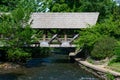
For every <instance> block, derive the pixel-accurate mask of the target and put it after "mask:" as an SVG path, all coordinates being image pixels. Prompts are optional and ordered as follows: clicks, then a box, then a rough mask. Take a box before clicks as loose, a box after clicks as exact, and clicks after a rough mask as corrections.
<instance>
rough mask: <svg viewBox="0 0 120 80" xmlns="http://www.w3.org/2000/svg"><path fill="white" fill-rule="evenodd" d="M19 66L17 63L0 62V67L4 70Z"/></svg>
mask: <svg viewBox="0 0 120 80" xmlns="http://www.w3.org/2000/svg"><path fill="white" fill-rule="evenodd" d="M18 67H20V65H18V64H13V63H2V64H0V68H1V69H5V70H8V69H16V68H18Z"/></svg>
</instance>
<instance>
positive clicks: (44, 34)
mask: <svg viewBox="0 0 120 80" xmlns="http://www.w3.org/2000/svg"><path fill="white" fill-rule="evenodd" d="M46 37H47V30H44V32H43V41H46Z"/></svg>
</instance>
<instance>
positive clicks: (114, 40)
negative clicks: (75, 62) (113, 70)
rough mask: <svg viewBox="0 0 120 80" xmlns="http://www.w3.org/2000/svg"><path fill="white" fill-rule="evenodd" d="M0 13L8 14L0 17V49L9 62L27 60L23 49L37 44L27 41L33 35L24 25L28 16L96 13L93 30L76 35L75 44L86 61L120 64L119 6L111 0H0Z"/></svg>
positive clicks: (28, 55)
mask: <svg viewBox="0 0 120 80" xmlns="http://www.w3.org/2000/svg"><path fill="white" fill-rule="evenodd" d="M0 11H1V12H8V14H7V15H6V14H2V15H0V34H2V35H3V37H2V38H1V39H0V45H2V46H5V45H7V48H5V49H4V50H6V52H7V57H8V58H9V60H12V61H14V60H16V59H18V61H19V59H20V61H21V57H23V58H24V57H26V59H27V58H29V57H30V56H31V52H30V50H24V49H23V46H28V45H30V44H31V43H32V42H33V41H35V40H37V38H35V39H31V37H32V35H33V34H34V33H35V32H36V31H33V30H32V29H31V28H30V24H28V21H29V19H30V15H31V13H32V12H99V13H100V15H99V20H98V23H97V24H96V25H95V26H90V28H87V29H81V30H80V31H79V33H80V38H79V39H78V41H77V44H78V45H79V48H82V49H83V50H85V51H84V52H85V54H86V56H87V57H90V58H92V59H95V60H96V59H97V60H101V59H105V58H106V57H108V58H111V57H112V56H116V58H115V60H113V61H114V62H120V43H119V42H120V41H119V40H120V21H119V20H120V6H116V4H115V2H113V1H112V0H96V1H93V0H86V1H85V0H77V1H76V0H10V1H8V0H1V1H0ZM18 15H19V16H18ZM56 31H57V30H54V32H56ZM76 32H78V30H76ZM69 33H71V32H69ZM38 34H39V35H40V34H42V33H41V32H40V33H38ZM36 36H38V35H37V34H36ZM47 50H48V49H45V50H44V49H43V51H42V50H41V53H44V51H45V52H46V53H47V52H48V51H47ZM23 53H24V54H23ZM13 58H14V59H13Z"/></svg>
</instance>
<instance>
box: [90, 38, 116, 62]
mask: <svg viewBox="0 0 120 80" xmlns="http://www.w3.org/2000/svg"><path fill="white" fill-rule="evenodd" d="M115 45H116V40H115V39H114V38H111V37H107V36H105V37H102V38H101V39H99V40H98V41H97V42H96V43H95V44H94V46H93V50H92V52H91V58H93V59H96V60H101V59H105V58H106V57H108V58H110V57H112V56H113V55H114V54H113V50H114V47H115Z"/></svg>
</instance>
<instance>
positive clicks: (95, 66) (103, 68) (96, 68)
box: [75, 58, 120, 76]
mask: <svg viewBox="0 0 120 80" xmlns="http://www.w3.org/2000/svg"><path fill="white" fill-rule="evenodd" d="M75 60H76V61H77V62H79V63H80V64H82V65H84V66H86V67H88V68H91V69H94V70H96V71H100V72H103V73H110V74H113V75H114V76H120V73H119V72H116V71H113V70H110V69H107V68H105V67H106V66H105V65H93V64H91V63H89V62H87V61H81V60H80V58H76V59H75Z"/></svg>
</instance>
